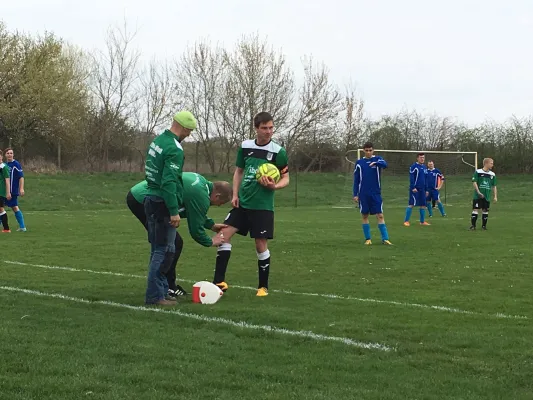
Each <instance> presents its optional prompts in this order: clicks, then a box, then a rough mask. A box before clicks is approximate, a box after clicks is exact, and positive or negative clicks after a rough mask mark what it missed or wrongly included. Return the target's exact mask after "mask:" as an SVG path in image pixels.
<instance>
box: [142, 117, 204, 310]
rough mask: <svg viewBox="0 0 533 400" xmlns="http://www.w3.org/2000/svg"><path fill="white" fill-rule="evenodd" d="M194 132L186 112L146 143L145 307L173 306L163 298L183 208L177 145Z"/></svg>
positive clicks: (179, 145)
mask: <svg viewBox="0 0 533 400" xmlns="http://www.w3.org/2000/svg"><path fill="white" fill-rule="evenodd" d="M194 129H196V119H195V118H194V116H193V115H192V114H191V113H190V112H188V111H180V112H178V113H176V114H175V115H174V118H173V121H172V125H171V127H170V129H167V130H165V131H164V132H163V133H161V134H160V135H159V136H157V137H156V138H155V139H154V141H153V142H152V143H150V146H149V147H148V151H147V154H146V163H145V168H144V169H145V179H146V181H147V183H148V188H147V192H146V197H145V199H144V211H145V214H146V225H147V231H148V241H149V242H150V245H151V249H150V264H149V267H148V280H147V287H146V296H145V303H146V304H158V305H163V306H169V305H175V304H176V301H175V299H171V298H165V297H166V294H167V291H168V283H167V279H166V277H165V274H166V272H167V270H168V269H169V268H170V265H171V262H172V259H173V258H174V253H175V247H174V240H175V238H176V228H177V227H178V225H179V223H180V216H179V209H180V207H182V206H183V181H182V173H183V147H182V146H181V144H180V142H181V141H182V140H183V139H185V138H186V137H187V136H189V135H190V134H191V132H192V131H193V130H194Z"/></svg>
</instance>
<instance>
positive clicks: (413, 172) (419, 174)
mask: <svg viewBox="0 0 533 400" xmlns="http://www.w3.org/2000/svg"><path fill="white" fill-rule="evenodd" d="M425 159H426V156H425V154H424V153H418V155H417V157H416V162H415V163H414V164H413V165H411V167H410V168H409V205H408V206H407V210H405V221H404V223H403V224H404V226H409V225H411V224H410V223H409V219H410V218H411V214H412V212H413V207H414V206H418V207H420V225H429V224H428V223H427V222H426V221H425V217H426V197H427V195H428V194H429V193H428V192H427V189H426V175H427V168H426V166H425V165H424V161H425Z"/></svg>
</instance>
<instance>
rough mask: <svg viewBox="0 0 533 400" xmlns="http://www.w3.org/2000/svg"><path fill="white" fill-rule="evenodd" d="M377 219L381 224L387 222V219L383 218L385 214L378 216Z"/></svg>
mask: <svg viewBox="0 0 533 400" xmlns="http://www.w3.org/2000/svg"><path fill="white" fill-rule="evenodd" d="M376 218H377V220H378V222H379V223H381V222H383V221H384V220H385V217H384V216H383V214H377V215H376Z"/></svg>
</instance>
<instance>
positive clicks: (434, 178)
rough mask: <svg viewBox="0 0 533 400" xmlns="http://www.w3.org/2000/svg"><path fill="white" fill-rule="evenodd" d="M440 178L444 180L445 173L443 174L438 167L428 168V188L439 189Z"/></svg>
mask: <svg viewBox="0 0 533 400" xmlns="http://www.w3.org/2000/svg"><path fill="white" fill-rule="evenodd" d="M439 178H440V180H442V181H443V180H444V175H442V173H441V172H440V171H439V170H438V169H437V168H433V169H429V168H428V172H427V177H426V188H427V189H428V190H431V189H437V188H438V187H439Z"/></svg>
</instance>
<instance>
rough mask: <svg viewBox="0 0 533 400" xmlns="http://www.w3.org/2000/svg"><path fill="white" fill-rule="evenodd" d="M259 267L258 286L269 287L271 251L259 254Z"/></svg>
mask: <svg viewBox="0 0 533 400" xmlns="http://www.w3.org/2000/svg"><path fill="white" fill-rule="evenodd" d="M257 269H258V272H259V286H258V288H262V287H264V288H266V289H268V274H269V273H270V251H269V250H266V251H265V252H263V253H259V254H257Z"/></svg>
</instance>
